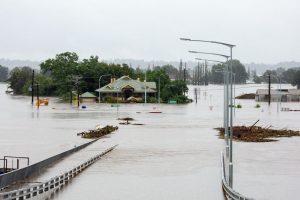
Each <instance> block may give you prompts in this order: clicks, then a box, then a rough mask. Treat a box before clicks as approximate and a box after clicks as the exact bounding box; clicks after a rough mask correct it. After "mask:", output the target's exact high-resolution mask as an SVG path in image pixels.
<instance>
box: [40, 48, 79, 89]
mask: <svg viewBox="0 0 300 200" xmlns="http://www.w3.org/2000/svg"><path fill="white" fill-rule="evenodd" d="M78 59H79V58H78V55H77V54H76V53H74V52H65V53H61V54H57V55H56V56H55V58H54V59H48V60H46V61H44V62H42V63H41V64H40V67H41V70H42V73H43V74H46V73H50V75H51V78H52V79H53V81H55V83H56V84H57V85H59V87H58V94H64V93H66V92H68V91H69V90H70V81H69V80H68V79H67V77H68V76H72V75H78Z"/></svg>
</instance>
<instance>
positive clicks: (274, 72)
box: [262, 70, 278, 83]
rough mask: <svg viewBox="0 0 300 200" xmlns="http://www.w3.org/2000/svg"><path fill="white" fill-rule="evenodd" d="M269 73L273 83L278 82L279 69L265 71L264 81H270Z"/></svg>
mask: <svg viewBox="0 0 300 200" xmlns="http://www.w3.org/2000/svg"><path fill="white" fill-rule="evenodd" d="M269 75H270V76H271V77H270V78H271V83H278V78H276V77H278V75H277V71H276V70H266V71H265V73H263V77H262V78H263V79H264V82H268V81H269V79H268V77H269Z"/></svg>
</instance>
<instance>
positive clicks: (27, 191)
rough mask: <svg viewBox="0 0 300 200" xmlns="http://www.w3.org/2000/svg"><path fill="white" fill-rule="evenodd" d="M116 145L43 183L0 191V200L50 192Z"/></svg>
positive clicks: (11, 199)
mask: <svg viewBox="0 0 300 200" xmlns="http://www.w3.org/2000/svg"><path fill="white" fill-rule="evenodd" d="M116 146H117V145H115V146H113V147H111V148H109V149H107V150H105V151H104V152H102V153H101V154H98V155H96V156H94V157H92V158H90V159H89V160H87V161H86V162H84V163H82V164H80V165H78V166H76V167H74V168H73V169H71V170H69V171H67V172H65V173H63V174H61V175H58V176H55V177H53V178H51V179H49V180H47V181H45V182H43V183H39V184H36V185H33V186H29V187H26V188H22V189H19V190H14V191H10V192H4V193H0V200H23V199H30V198H33V197H37V196H38V195H45V194H46V193H48V194H49V193H50V194H51V193H52V192H54V191H56V190H57V189H59V188H60V187H62V186H64V185H65V184H67V183H68V182H69V181H70V180H71V179H72V178H74V177H75V176H76V175H77V174H78V173H80V172H82V171H83V170H84V169H86V168H87V167H89V166H90V165H92V164H93V163H95V162H96V161H97V160H99V159H100V158H101V157H102V156H103V155H105V154H107V153H108V152H110V151H112V150H113V149H114V148H116Z"/></svg>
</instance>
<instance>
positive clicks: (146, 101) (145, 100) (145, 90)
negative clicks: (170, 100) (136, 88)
mask: <svg viewBox="0 0 300 200" xmlns="http://www.w3.org/2000/svg"><path fill="white" fill-rule="evenodd" d="M146 79H147V71H145V80H144V83H145V84H144V87H145V105H146V103H147V91H146V89H147V85H146V82H147V80H146Z"/></svg>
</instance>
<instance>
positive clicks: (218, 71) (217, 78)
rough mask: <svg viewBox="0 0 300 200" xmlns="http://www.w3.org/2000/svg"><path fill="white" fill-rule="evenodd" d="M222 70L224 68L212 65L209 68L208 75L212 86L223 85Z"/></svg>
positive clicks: (219, 65)
mask: <svg viewBox="0 0 300 200" xmlns="http://www.w3.org/2000/svg"><path fill="white" fill-rule="evenodd" d="M224 69H225V66H224V65H221V64H218V65H213V66H212V68H211V72H210V74H209V80H210V82H211V83H214V84H223V83H224Z"/></svg>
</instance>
